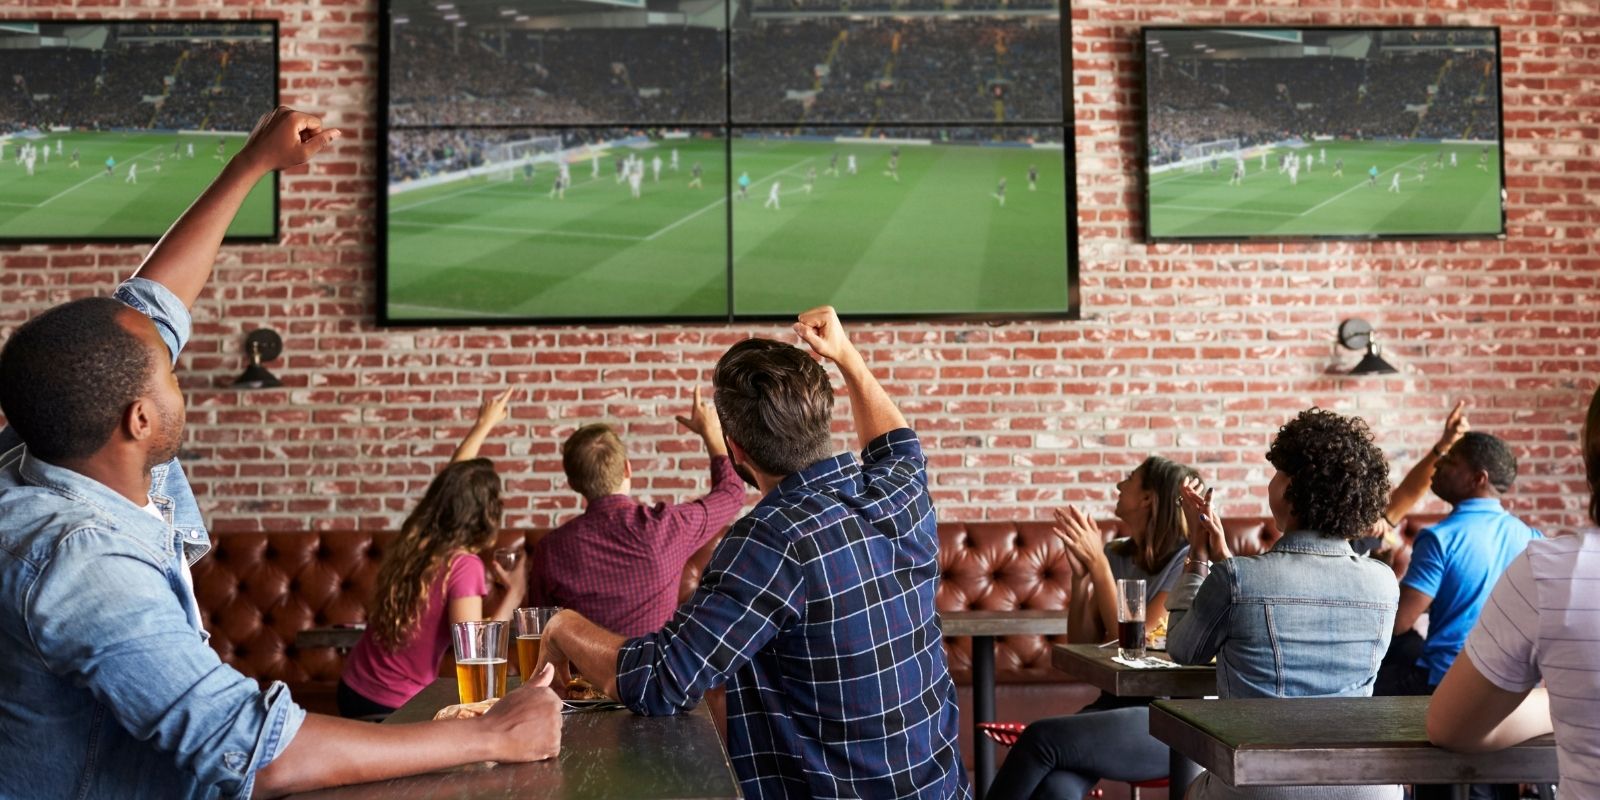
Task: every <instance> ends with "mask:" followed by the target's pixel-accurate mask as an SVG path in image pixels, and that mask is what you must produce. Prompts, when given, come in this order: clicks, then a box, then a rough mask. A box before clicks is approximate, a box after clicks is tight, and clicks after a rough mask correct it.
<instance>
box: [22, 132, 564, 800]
mask: <svg viewBox="0 0 1600 800" xmlns="http://www.w3.org/2000/svg"><path fill="white" fill-rule="evenodd" d="M337 137H338V131H336V130H333V129H327V130H324V129H322V128H321V124H320V122H319V121H318V120H317V119H316V118H314V117H311V116H309V115H306V114H301V113H298V112H294V111H291V110H289V109H287V108H279V109H277V110H276V111H274V112H271V113H270V114H268V115H267V116H265V117H263V118H262V121H261V123H260V124H258V125H257V127H256V131H255V132H254V133H253V134H252V135H251V138H250V140H249V141H248V142H247V143H246V145H245V147H244V149H243V150H241V151H240V153H239V155H238V156H237V157H235V158H234V159H233V160H232V161H231V162H229V163H228V165H227V166H226V167H225V168H224V169H223V172H222V174H221V175H220V176H219V177H218V178H217V180H216V181H215V182H214V183H213V184H212V185H211V187H210V188H208V189H207V190H206V192H205V193H204V194H202V195H201V196H200V199H199V200H197V201H196V202H195V204H194V205H193V206H191V207H190V209H189V210H188V211H186V212H185V213H184V215H183V217H182V218H180V219H179V220H178V222H177V223H175V224H174V225H173V227H172V229H171V230H169V231H168V232H167V235H166V236H165V237H163V238H162V240H161V242H160V243H158V244H157V245H156V247H155V248H154V249H153V250H152V251H151V253H150V255H149V257H148V258H147V259H146V260H145V262H144V264H143V265H141V266H140V268H139V271H138V273H137V274H136V275H135V277H133V278H132V279H130V280H129V281H127V282H126V283H124V284H123V285H122V286H121V287H120V288H119V289H118V290H117V292H116V295H115V298H114V299H112V298H86V299H83V300H77V301H73V302H71V303H67V304H65V305H62V306H57V307H56V308H53V309H51V310H49V311H46V312H44V313H43V314H40V315H39V316H38V317H36V318H35V319H33V320H30V321H29V322H28V323H26V324H24V325H23V326H22V327H20V328H18V329H17V331H16V332H15V333H14V334H12V336H11V338H10V340H8V341H7V342H6V344H5V348H4V350H3V351H0V411H3V412H4V413H5V415H6V418H7V420H8V422H9V423H10V425H11V427H10V428H8V429H6V430H4V431H0V794H3V795H5V796H17V797H29V798H43V797H119V798H174V797H199V798H210V797H249V796H251V795H252V793H255V794H259V795H262V796H274V795H279V794H283V793H286V792H290V791H302V790H308V789H315V788H320V787H324V786H332V785H338V784H342V783H352V782H358V781H367V780H375V779H379V778H385V777H391V776H395V775H402V774H409V773H413V772H420V771H426V770H430V769H437V768H440V767H444V766H452V765H455V764H461V763H468V762H471V761H481V760H503V759H505V760H528V759H531V758H540V757H548V756H550V755H553V754H554V752H555V751H556V749H557V748H558V747H559V725H560V723H559V704H558V702H557V700H556V698H555V696H554V694H553V693H551V692H550V691H549V690H548V689H547V688H534V689H531V690H529V691H526V692H520V691H519V692H515V693H513V695H512V696H511V697H509V698H507V699H506V701H502V703H501V704H500V705H499V706H497V707H496V709H495V711H494V712H493V713H492V714H491V715H488V716H485V717H483V718H480V720H476V721H472V722H465V723H450V722H444V723H431V724H429V725H423V726H407V728H410V729H409V730H406V729H397V728H391V729H387V730H386V729H384V728H383V727H382V726H376V725H368V724H364V723H359V722H353V721H345V720H338V719H333V718H329V717H323V716H320V715H308V714H306V713H305V712H304V711H303V710H302V709H301V708H300V707H299V706H297V705H295V704H294V702H293V700H291V699H290V697H289V693H288V692H287V691H286V690H285V689H284V687H283V685H282V684H280V683H275V684H273V685H272V686H270V687H268V688H267V690H265V691H262V690H261V689H260V688H259V687H258V686H257V685H256V683H255V681H253V680H251V679H249V678H247V677H245V676H243V675H241V674H239V673H238V672H237V671H235V670H234V669H232V668H231V667H228V666H226V665H224V664H223V663H222V662H221V660H220V659H219V658H218V657H217V655H216V653H215V652H214V651H212V650H211V648H210V647H208V646H207V645H206V644H205V633H204V631H203V630H202V629H201V626H200V613H199V609H198V607H197V606H196V603H195V599H194V592H193V589H192V584H191V581H190V578H189V565H190V564H191V563H193V562H194V561H195V560H196V559H198V558H199V557H200V556H201V555H203V554H204V553H205V551H206V549H207V548H208V547H209V539H208V537H207V535H206V531H205V528H204V525H203V524H202V522H201V519H200V512H199V508H198V507H197V506H196V504H195V501H194V496H193V494H192V493H191V492H190V490H189V486H188V483H187V481H186V480H185V478H184V476H183V471H182V469H181V468H180V467H179V466H178V463H177V461H175V460H174V457H175V456H176V455H177V452H178V447H179V443H180V441H181V438H182V429H183V415H184V403H183V394H182V392H181V391H180V390H179V389H178V383H177V377H176V375H175V373H174V371H173V366H174V364H175V362H176V361H177V357H178V353H179V352H180V351H181V350H182V348H183V345H184V344H185V343H186V342H187V340H188V337H189V332H190V317H189V310H188V306H189V305H190V304H191V303H193V302H194V301H195V299H196V298H197V297H198V296H199V293H200V290H201V289H202V288H203V287H204V285H205V282H206V280H207V278H208V277H209V276H210V273H211V265H212V263H213V262H214V261H215V260H216V255H217V250H218V247H219V246H220V244H221V241H222V237H223V233H224V231H226V230H227V227H228V224H229V223H230V222H231V221H232V219H233V216H234V213H235V212H236V211H237V210H238V208H239V205H240V203H241V202H242V201H243V199H244V197H245V196H246V195H247V194H248V193H249V191H250V189H251V187H252V186H254V185H255V184H256V182H257V181H259V180H260V178H261V177H263V176H265V175H266V174H268V173H269V172H271V171H273V170H276V169H283V168H287V167H291V166H294V165H296V164H299V163H302V162H304V161H306V160H308V159H309V158H311V156H313V155H314V154H315V153H316V152H317V151H319V150H321V149H322V148H323V147H324V146H326V145H327V144H328V143H329V142H331V141H333V140H334V139H336V138H337ZM548 680H549V676H548V675H546V676H545V681H546V682H548Z"/></svg>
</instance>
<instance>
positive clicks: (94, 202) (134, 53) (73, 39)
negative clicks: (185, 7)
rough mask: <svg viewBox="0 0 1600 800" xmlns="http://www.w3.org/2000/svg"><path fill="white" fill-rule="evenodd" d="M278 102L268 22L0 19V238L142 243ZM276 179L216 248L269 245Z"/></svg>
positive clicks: (274, 229) (261, 188) (256, 192)
mask: <svg viewBox="0 0 1600 800" xmlns="http://www.w3.org/2000/svg"><path fill="white" fill-rule="evenodd" d="M277 102H278V25H277V23H276V22H275V21H271V20H265V21H248V22H223V21H214V20H203V21H202V20H192V21H177V20H165V21H151V20H140V21H137V22H134V21H127V22H111V21H99V20H96V21H81V22H80V21H62V20H38V21H30V20H18V19H10V20H4V21H0V242H87V241H152V240H155V239H157V238H159V237H160V236H161V234H162V233H164V232H165V231H166V230H167V227H168V226H170V225H171V224H172V222H173V221H174V220H176V219H177V218H178V215H179V214H181V213H183V210H184V209H186V208H188V207H189V204H190V203H193V202H194V199H195V198H196V197H197V196H199V194H200V192H201V191H202V190H203V189H204V188H205V187H206V186H207V185H208V184H209V183H210V182H211V181H212V179H214V178H215V177H216V176H217V173H218V172H220V171H221V170H222V167H223V165H224V164H225V163H226V162H227V159H228V158H231V157H232V156H233V154H234V153H236V152H238V150H239V147H240V146H241V145H243V144H244V141H245V137H247V136H248V135H249V133H250V130H251V128H253V127H254V126H255V123H256V121H257V120H258V119H259V118H260V116H261V115H262V114H265V113H266V112H268V111H271V110H272V108H273V107H274V106H276V105H277ZM277 188H278V184H277V175H276V174H275V173H274V175H273V176H272V177H271V178H269V179H266V180H263V181H261V182H260V183H259V184H257V185H256V187H255V188H254V189H253V190H252V191H251V192H250V194H249V195H248V196H247V197H246V199H245V202H244V205H243V207H242V208H241V209H240V211H239V214H238V216H237V217H236V218H235V219H234V221H233V224H232V225H231V226H229V228H228V233H227V239H228V240H229V241H275V240H276V239H277V235H278V191H277Z"/></svg>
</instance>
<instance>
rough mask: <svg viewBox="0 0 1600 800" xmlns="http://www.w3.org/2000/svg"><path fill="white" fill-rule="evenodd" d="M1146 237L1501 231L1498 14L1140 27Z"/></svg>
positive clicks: (1430, 234) (1372, 236)
mask: <svg viewBox="0 0 1600 800" xmlns="http://www.w3.org/2000/svg"><path fill="white" fill-rule="evenodd" d="M1143 51H1144V66H1145V69H1144V76H1145V155H1146V161H1145V163H1146V169H1145V232H1146V236H1147V238H1148V239H1149V240H1150V241H1180V240H1207V239H1212V240H1239V239H1302V238H1367V239H1380V238H1418V237H1446V238H1473V237H1498V236H1502V235H1503V234H1504V231H1505V209H1504V198H1505V191H1504V187H1505V180H1504V169H1503V153H1504V147H1503V137H1502V133H1501V117H1500V37H1499V29H1497V28H1223V27H1206V28H1195V27H1149V28H1145V29H1144V47H1143Z"/></svg>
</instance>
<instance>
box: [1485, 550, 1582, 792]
mask: <svg viewBox="0 0 1600 800" xmlns="http://www.w3.org/2000/svg"><path fill="white" fill-rule="evenodd" d="M1465 652H1466V653H1467V655H1468V656H1469V657H1471V658H1472V663H1473V665H1474V666H1476V667H1477V668H1478V671H1479V672H1481V673H1483V677H1485V678H1487V679H1489V682H1490V683H1493V684H1494V685H1495V686H1498V687H1500V688H1501V689H1504V690H1506V691H1508V692H1524V691H1527V690H1529V689H1532V688H1533V687H1534V685H1536V684H1537V683H1538V682H1539V681H1540V679H1541V678H1542V679H1543V680H1544V682H1545V685H1546V686H1547V687H1548V688H1549V690H1550V718H1551V721H1552V722H1553V723H1554V727H1555V733H1556V749H1557V761H1558V763H1559V764H1560V769H1561V789H1562V795H1563V796H1565V795H1567V794H1572V795H1574V796H1577V797H1600V727H1596V720H1600V671H1596V667H1597V665H1600V532H1590V533H1588V534H1586V535H1580V536H1557V537H1554V538H1550V539H1535V540H1533V541H1532V542H1529V543H1528V549H1527V550H1525V551H1524V552H1523V554H1522V555H1521V556H1518V557H1517V559H1516V560H1515V561H1513V562H1511V566H1510V567H1508V568H1507V569H1506V572H1505V574H1504V575H1503V576H1501V578H1500V582H1499V583H1497V584H1495V587H1494V592H1493V593H1492V594H1490V595H1489V602H1488V603H1486V604H1484V607H1483V612H1482V614H1480V615H1479V617H1478V626H1477V627H1476V628H1473V630H1472V633H1471V634H1470V635H1469V636H1468V637H1467V645H1466V648H1465Z"/></svg>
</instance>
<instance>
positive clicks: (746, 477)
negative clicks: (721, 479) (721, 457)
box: [730, 459, 761, 491]
mask: <svg viewBox="0 0 1600 800" xmlns="http://www.w3.org/2000/svg"><path fill="white" fill-rule="evenodd" d="M730 460H731V459H730ZM733 471H734V473H736V474H737V475H738V476H739V479H740V480H742V481H744V482H745V483H747V484H749V485H750V488H752V489H755V490H756V491H760V490H761V484H760V483H758V482H757V481H756V474H755V473H754V472H751V471H750V468H749V467H747V466H745V465H743V464H740V463H739V462H737V461H734V462H733Z"/></svg>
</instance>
